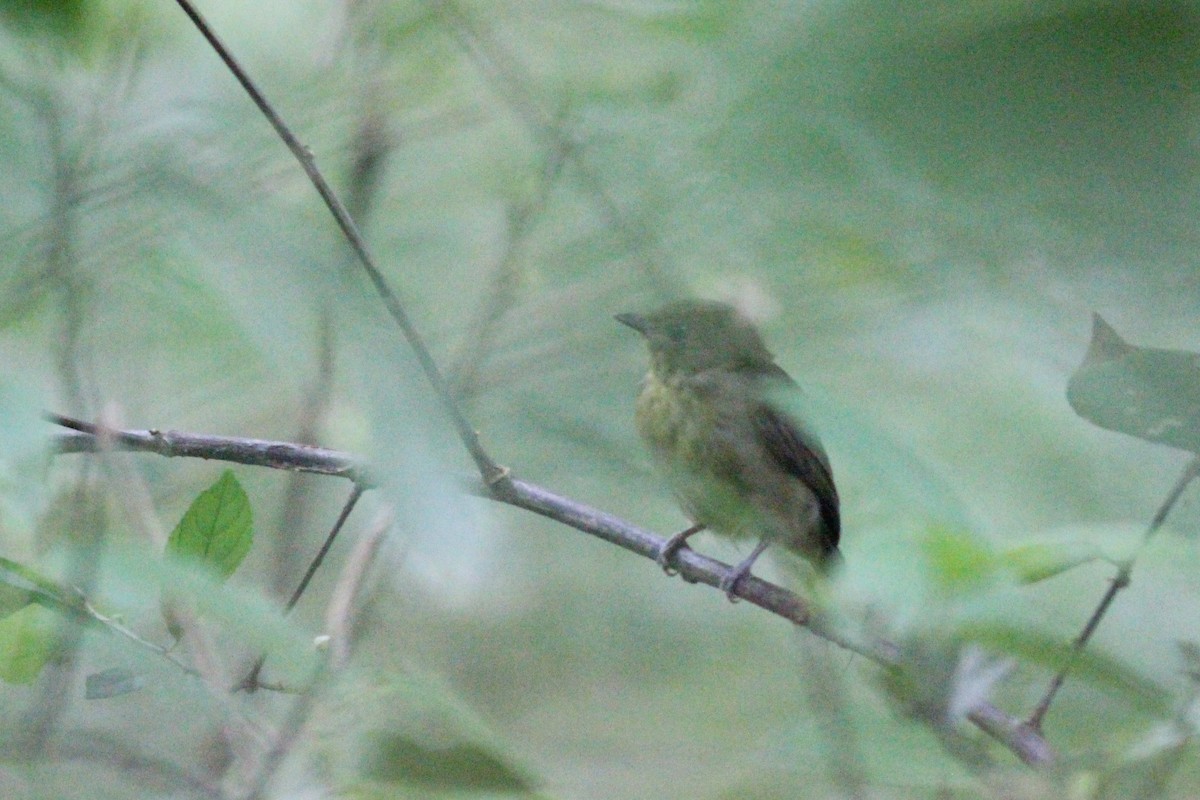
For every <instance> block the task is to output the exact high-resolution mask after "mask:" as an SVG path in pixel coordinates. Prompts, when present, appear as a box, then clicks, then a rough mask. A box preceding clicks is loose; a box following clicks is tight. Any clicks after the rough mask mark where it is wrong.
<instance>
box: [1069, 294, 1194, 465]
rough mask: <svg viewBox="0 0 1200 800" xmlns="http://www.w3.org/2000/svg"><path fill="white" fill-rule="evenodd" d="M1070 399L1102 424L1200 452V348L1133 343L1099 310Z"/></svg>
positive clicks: (1077, 409)
mask: <svg viewBox="0 0 1200 800" xmlns="http://www.w3.org/2000/svg"><path fill="white" fill-rule="evenodd" d="M1067 401H1068V402H1069V403H1070V404H1071V407H1072V408H1073V409H1075V413H1077V414H1079V416H1081V417H1083V418H1084V419H1086V420H1089V421H1090V422H1094V423H1095V424H1097V425H1099V426H1100V427H1102V428H1108V429H1109V430H1113V431H1117V432H1119V433H1126V434H1129V435H1130V436H1136V437H1137V438H1139V439H1145V440H1146V441H1148V442H1157V443H1159V444H1165V445H1169V446H1171V447H1178V448H1180V449H1182V450H1188V451H1191V452H1193V453H1200V353H1192V352H1188V351H1184V350H1156V349H1152V348H1148V347H1134V346H1133V345H1130V344H1128V343H1127V342H1125V341H1124V340H1123V339H1121V337H1120V336H1118V335H1117V332H1116V331H1114V330H1113V329H1112V327H1111V326H1110V325H1109V324H1108V323H1107V322H1105V321H1104V320H1103V319H1102V318H1101V317H1100V315H1099V314H1096V315H1094V317H1093V322H1092V342H1091V345H1090V346H1089V347H1088V352H1087V355H1086V356H1085V357H1084V359H1083V363H1082V364H1080V365H1079V369H1077V370H1075V374H1074V375H1072V376H1071V380H1070V382H1069V383H1068V384H1067Z"/></svg>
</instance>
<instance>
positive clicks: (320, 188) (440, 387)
mask: <svg viewBox="0 0 1200 800" xmlns="http://www.w3.org/2000/svg"><path fill="white" fill-rule="evenodd" d="M175 1H176V3H178V4H179V7H180V8H182V9H183V13H184V14H186V15H187V17H188V19H190V20H191V21H192V24H193V25H195V26H196V28H197V29H198V30H199V31H200V34H201V35H202V36H204V38H205V40H207V41H208V43H209V45H210V46H211V47H212V48H213V50H215V51H216V53H217V55H218V56H220V58H221V60H222V61H223V62H225V66H226V67H228V68H229V71H230V72H232V73H233V76H234V77H235V78H236V79H237V81H238V83H240V84H241V85H242V88H243V89H245V90H246V94H248V95H250V99H251V100H253V101H254V104H255V105H256V106H258V110H259V111H261V112H262V114H263V116H264V117H266V118H267V121H268V122H270V123H271V127H273V128H274V129H275V132H276V133H277V134H279V138H280V139H282V140H283V143H284V144H285V145H287V148H288V150H290V151H291V152H292V155H294V156H295V157H296V160H297V161H299V162H300V166H301V167H302V168H303V169H304V172H305V174H306V175H308V179H309V181H311V182H312V185H313V188H315V189H316V190H317V194H319V195H321V199H322V200H323V201H325V206H326V208H328V209H329V213H330V214H332V215H333V218H334V220H335V221H336V222H337V225H338V228H340V229H341V231H342V235H343V236H345V237H346V241H347V242H349V243H350V247H351V248H352V249H353V250H354V254H355V255H356V256H357V257H358V261H359V263H360V264H362V268H363V271H364V272H366V273H367V278H369V279H370V281H371V284H372V285H373V286H374V287H375V291H376V292H377V293H378V294H379V298H380V299H381V300H382V301H383V305H384V307H386V308H387V311H388V314H389V315H390V316H391V318H392V320H393V321H394V322H395V323H396V325H397V326H399V328H400V330H401V332H402V333H403V334H404V338H405V339H406V340H407V341H408V344H409V347H411V348H412V350H413V353H414V354H415V355H416V357H417V361H418V362H419V363H420V365H421V370H422V371H423V372H424V373H425V378H426V380H428V381H429V385H430V386H432V387H433V391H434V393H435V394H436V395H437V397H438V401H439V402H440V403H441V405H442V408H443V410H444V411H445V412H446V414H447V416H449V417H450V421H451V423H453V425H454V429H455V431H457V433H458V437H459V439H461V440H462V443H463V446H464V447H466V449H467V452H468V453H470V455H471V459H472V460H473V461H474V462H475V466H476V467H477V468H478V469H479V474H480V475H482V476H483V479H484V481H485V482H486V483H487V484H488V485H489V486H490V485H493V484H496V483H497V482H499V481H503V479H504V477H505V475H506V474H507V471H506V470H505V469H504V468H503V467H501V466H500V465H498V464H497V463H496V462H495V461H493V460H492V457H491V456H490V455H488V453H487V451H486V450H484V449H483V444H482V442H480V440H479V433H478V432H477V431H476V430H475V429H474V428H473V427H471V423H470V422H468V421H467V418H466V416H465V415H464V414H463V412H462V410H461V409H460V408H459V407H458V403H456V402H455V401H454V395H453V393H452V392H451V390H450V385H449V383H448V382H447V381H446V378H445V376H444V375H442V371H441V369H440V368H439V367H438V365H437V362H436V361H435V360H434V358H433V355H432V354H431V353H430V352H429V348H428V347H427V346H426V344H425V340H424V338H423V337H422V336H421V334H420V332H419V331H418V330H417V328H416V326H415V325H414V324H413V322H412V320H411V319H409V317H408V313H407V312H406V311H405V310H404V307H403V306H402V305H401V304H400V298H399V296H398V295H397V294H396V292H395V290H394V289H392V287H391V285H390V284H389V283H388V282H387V279H386V278H384V277H383V273H382V272H380V271H379V267H377V266H376V264H375V257H374V256H372V255H371V252H370V251H369V250H368V249H367V243H366V241H365V240H364V239H363V237H362V234H361V233H359V231H358V226H357V225H355V224H354V220H353V219H351V218H350V213H349V212H348V211H346V207H345V205H343V203H342V201H341V200H339V199H338V196H337V194H335V193H334V191H333V187H331V186H330V185H329V182H328V181H326V180H325V176H324V175H322V174H321V171H320V170H319V169H317V162H316V159H315V158H314V157H313V153H312V151H311V150H310V149H309V148H308V146H307V145H305V144H303V143H302V142H301V141H300V140H299V139H297V138H296V135H295V134H293V133H292V131H291V129H290V128H288V126H287V125H286V124H285V123H284V121H283V118H282V117H280V116H279V114H278V113H277V112H276V111H275V108H274V107H273V106H272V105H271V104H270V103H269V102H268V101H267V98H266V96H265V95H264V94H263V93H262V91H261V90H260V89H259V88H258V86H257V85H256V84H255V83H254V81H252V80H251V79H250V76H249V75H248V74H247V73H246V71H245V70H244V69H242V66H241V65H240V64H239V63H238V62H237V60H236V59H235V58H234V57H233V54H232V53H231V52H230V51H229V49H228V48H227V47H225V44H224V43H223V42H222V41H221V40H220V39H219V38H217V35H216V33H215V32H214V31H213V30H212V28H210V27H209V25H208V23H207V22H205V21H204V18H203V17H202V16H200V12H198V11H197V10H196V9H195V7H194V6H193V5H192V4H191V2H189V0H175Z"/></svg>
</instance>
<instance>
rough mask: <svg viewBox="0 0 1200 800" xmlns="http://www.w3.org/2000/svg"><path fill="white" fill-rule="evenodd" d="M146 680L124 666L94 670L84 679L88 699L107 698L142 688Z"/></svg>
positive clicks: (85, 695) (85, 694)
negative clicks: (100, 670)
mask: <svg viewBox="0 0 1200 800" xmlns="http://www.w3.org/2000/svg"><path fill="white" fill-rule="evenodd" d="M143 685H144V681H143V680H142V678H141V677H140V676H138V675H135V674H134V673H133V672H131V671H130V670H128V669H125V668H124V667H113V668H111V669H106V670H104V671H102V672H94V673H92V674H91V675H88V676H87V678H85V679H84V697H86V698H87V699H88V700H107V699H108V698H110V697H119V696H120V695H123V694H129V693H131V692H136V691H139V690H141V688H142V686H143Z"/></svg>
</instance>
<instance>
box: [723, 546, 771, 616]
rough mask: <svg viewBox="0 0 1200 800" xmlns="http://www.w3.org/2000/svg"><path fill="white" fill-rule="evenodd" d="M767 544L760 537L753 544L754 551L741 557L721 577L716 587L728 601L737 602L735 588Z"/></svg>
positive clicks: (748, 572)
mask: <svg viewBox="0 0 1200 800" xmlns="http://www.w3.org/2000/svg"><path fill="white" fill-rule="evenodd" d="M768 544H769V542H767V540H766V539H760V540H759V542H758V544H756V545H755V546H754V552H752V553H751V554H750V555H748V556H746V557H745V558H744V559H742V561H741V563H740V564H738V565H737V566H736V567H734V568H733V569H732V570H731V571H730V572H729V574H728V575H726V576H725V577H724V578H722V579H721V585H720V586H719V587H718V588H719V589H720V590H721V591H722V592H724V593H725V596H726V597H728V598H729V602H731V603H736V602H737V595H735V594H734V591H735V590H736V589H737V586H738V584H739V583H740V582H741V580H742V578H744V577H746V576H747V575H749V574H750V568H751V567H752V566H754V562H755V561H756V560H758V557H759V556H761V555H762V553H763V550H766V549H767V545H768Z"/></svg>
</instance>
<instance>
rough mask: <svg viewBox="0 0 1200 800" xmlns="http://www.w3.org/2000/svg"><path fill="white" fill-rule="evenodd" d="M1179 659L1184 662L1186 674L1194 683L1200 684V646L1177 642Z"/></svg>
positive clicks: (1192, 643)
mask: <svg viewBox="0 0 1200 800" xmlns="http://www.w3.org/2000/svg"><path fill="white" fill-rule="evenodd" d="M1176 645H1177V646H1178V647H1179V657H1180V658H1181V659H1182V660H1183V670H1184V673H1185V674H1186V675H1187V676H1188V677H1189V678H1191V679H1192V680H1193V681H1194V682H1196V683H1200V644H1197V643H1196V642H1192V641H1180V642H1176Z"/></svg>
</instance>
